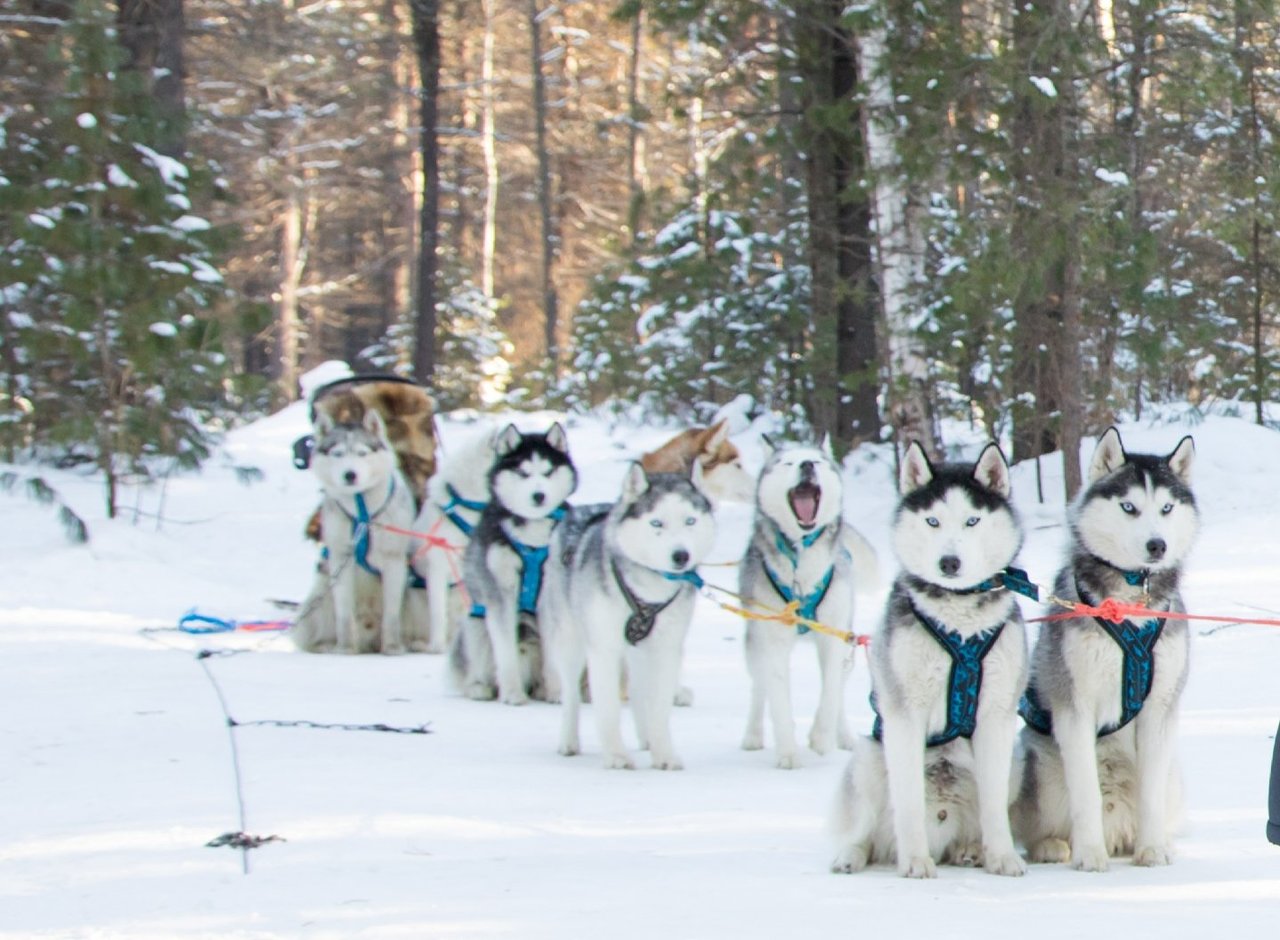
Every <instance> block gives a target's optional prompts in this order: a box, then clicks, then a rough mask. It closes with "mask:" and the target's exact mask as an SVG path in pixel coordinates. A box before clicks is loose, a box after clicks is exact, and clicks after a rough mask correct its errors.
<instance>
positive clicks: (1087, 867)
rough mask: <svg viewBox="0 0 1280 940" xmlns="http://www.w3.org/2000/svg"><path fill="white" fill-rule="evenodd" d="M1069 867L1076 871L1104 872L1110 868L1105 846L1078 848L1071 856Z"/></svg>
mask: <svg viewBox="0 0 1280 940" xmlns="http://www.w3.org/2000/svg"><path fill="white" fill-rule="evenodd" d="M1071 867H1072V868H1074V869H1076V870H1077V871H1106V870H1107V869H1108V868H1110V867H1111V863H1110V861H1109V860H1108V858H1107V848H1106V846H1104V845H1082V846H1080V847H1079V848H1077V849H1076V850H1075V851H1074V852H1072V854H1071Z"/></svg>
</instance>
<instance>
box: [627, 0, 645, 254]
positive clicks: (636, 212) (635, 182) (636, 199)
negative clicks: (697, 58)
mask: <svg viewBox="0 0 1280 940" xmlns="http://www.w3.org/2000/svg"><path fill="white" fill-rule="evenodd" d="M643 21H644V7H642V6H640V5H638V4H637V6H636V11H635V18H634V19H632V21H631V55H630V58H629V59H628V61H627V243H628V244H629V245H631V246H633V247H634V246H635V243H636V233H637V232H639V231H640V226H641V225H642V224H643V221H642V215H643V212H644V200H645V187H644V185H643V184H642V183H641V181H640V163H641V160H642V158H643V154H642V150H641V148H642V147H643V146H644V139H643V136H642V135H641V133H640V131H641V128H642V127H643V126H644V111H643V109H642V107H641V104H640V52H641V48H642V46H641V44H642V41H643V39H644V30H643V29H642V24H643Z"/></svg>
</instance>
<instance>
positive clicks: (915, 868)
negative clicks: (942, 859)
mask: <svg viewBox="0 0 1280 940" xmlns="http://www.w3.org/2000/svg"><path fill="white" fill-rule="evenodd" d="M898 874H899V875H901V876H902V877H903V878H937V877H938V866H937V865H935V864H934V863H933V859H931V858H930V857H929V856H927V855H916V856H913V857H912V858H909V859H907V860H906V861H899V862H898Z"/></svg>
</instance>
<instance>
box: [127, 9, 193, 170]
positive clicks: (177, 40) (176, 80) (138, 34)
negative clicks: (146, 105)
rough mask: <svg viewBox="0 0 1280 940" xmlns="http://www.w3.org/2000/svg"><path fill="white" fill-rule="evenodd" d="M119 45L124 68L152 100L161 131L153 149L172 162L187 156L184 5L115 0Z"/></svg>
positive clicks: (185, 27)
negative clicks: (124, 57) (137, 78)
mask: <svg viewBox="0 0 1280 940" xmlns="http://www.w3.org/2000/svg"><path fill="white" fill-rule="evenodd" d="M116 23H117V25H118V26H119V28H120V44H121V45H122V46H123V47H124V48H125V51H126V52H127V53H128V54H129V60H128V62H127V63H126V64H125V68H127V69H132V70H135V71H137V72H140V73H142V75H143V76H144V81H146V83H147V85H148V86H149V87H150V88H151V94H152V96H153V97H154V98H155V100H156V104H157V106H158V109H159V111H160V115H161V119H162V121H163V126H162V128H161V136H160V139H159V140H158V141H157V147H156V149H157V150H159V151H160V152H161V153H164V154H167V155H169V156H171V157H180V156H181V155H182V154H183V153H184V152H185V151H186V123H187V104H186V97H185V95H184V92H183V82H184V80H185V79H186V60H185V55H184V42H185V40H186V32H187V26H186V18H185V14H184V10H183V0H118V6H117V8H116Z"/></svg>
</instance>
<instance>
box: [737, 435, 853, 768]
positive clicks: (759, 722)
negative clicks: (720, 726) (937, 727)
mask: <svg viewBox="0 0 1280 940" xmlns="http://www.w3.org/2000/svg"><path fill="white" fill-rule="evenodd" d="M843 498H844V488H843V484H842V483H841V479H840V468H839V467H838V466H837V465H836V462H835V459H834V458H833V457H832V455H831V446H830V443H829V442H824V444H823V446H822V447H807V446H799V445H791V446H786V447H782V448H780V449H778V450H776V451H774V453H773V454H772V455H771V456H770V457H769V459H768V460H767V461H766V462H765V466H764V469H763V470H762V471H761V474H760V480H759V483H758V486H757V489H756V514H755V523H754V526H753V529H752V533H751V541H750V542H749V543H748V545H747V550H746V554H745V556H744V557H743V559H742V567H741V569H740V575H739V589H740V593H741V595H742V598H743V600H744V601H746V602H747V604H748V606H749V607H754V608H756V609H760V610H777V609H780V608H783V607H785V606H786V605H788V604H790V603H792V602H793V601H794V602H795V603H797V604H798V607H797V612H798V613H799V615H800V616H801V617H803V618H805V619H807V620H813V621H815V622H820V623H822V624H824V625H827V626H830V627H832V628H834V629H836V630H848V629H849V627H850V625H851V622H852V620H853V594H854V584H855V577H854V575H855V572H854V568H855V565H854V560H853V554H852V552H851V550H850V549H851V547H855V548H856V547H859V546H860V547H861V548H863V549H865V554H866V555H867V556H870V555H871V551H870V548H869V546H866V543H865V542H864V541H863V540H862V537H861V536H860V535H858V534H857V532H856V531H855V530H854V529H853V528H852V527H850V526H849V525H848V524H846V523H845V522H844V521H843V520H842V501H843ZM873 564H874V561H872V565H873ZM811 632H812V635H813V640H814V643H815V644H816V646H817V650H818V667H819V670H820V673H821V679H822V692H821V698H820V700H819V705H818V711H817V714H816V715H815V717H814V720H813V726H812V728H811V729H810V732H809V746H810V747H811V748H812V749H813V750H815V751H817V752H818V753H819V754H826V753H827V752H829V751H831V750H832V749H834V748H835V746H836V745H837V743H838V744H839V745H840V746H841V747H849V746H850V745H851V743H852V737H853V736H852V735H851V734H850V732H849V729H848V727H847V725H846V720H845V713H844V679H845V658H846V655H847V653H848V652H849V647H848V646H847V645H846V644H844V643H843V642H842V641H841V640H840V639H839V638H838V637H836V636H831V635H829V634H826V633H820V632H816V631H811V630H810V628H809V627H807V626H803V625H800V626H797V627H795V628H789V627H786V626H783V625H780V624H778V623H776V622H771V621H762V620H748V621H747V627H746V642H745V648H746V656H747V669H748V671H749V673H750V675H751V706H750V712H749V714H748V717H747V730H746V734H745V735H744V737H743V741H742V746H743V748H745V749H746V750H759V749H760V748H762V747H764V711H765V706H766V705H768V706H769V711H770V714H771V716H772V719H773V734H774V741H775V744H776V746H777V752H778V766H779V767H782V768H788V769H789V768H792V767H796V766H798V761H799V758H798V756H797V753H796V736H795V721H794V719H793V717H792V712H791V680H790V676H791V650H792V648H793V647H794V646H795V645H796V642H797V640H799V638H800V637H801V636H802V635H803V634H806V633H811Z"/></svg>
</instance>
